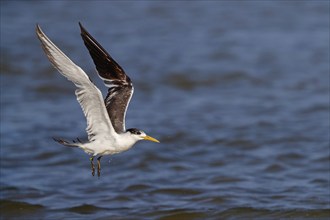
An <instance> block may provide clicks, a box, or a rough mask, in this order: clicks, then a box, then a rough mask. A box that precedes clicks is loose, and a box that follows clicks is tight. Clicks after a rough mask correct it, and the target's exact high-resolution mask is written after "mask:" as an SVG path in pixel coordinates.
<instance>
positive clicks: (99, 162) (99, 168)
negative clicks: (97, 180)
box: [97, 156, 102, 177]
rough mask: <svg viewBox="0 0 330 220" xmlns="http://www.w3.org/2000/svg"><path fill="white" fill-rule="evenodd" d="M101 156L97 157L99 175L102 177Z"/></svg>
mask: <svg viewBox="0 0 330 220" xmlns="http://www.w3.org/2000/svg"><path fill="white" fill-rule="evenodd" d="M101 157H102V156H100V157H98V158H97V176H98V177H100V176H101V161H100V160H101Z"/></svg>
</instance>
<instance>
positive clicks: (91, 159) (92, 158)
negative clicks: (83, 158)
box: [89, 157, 95, 176]
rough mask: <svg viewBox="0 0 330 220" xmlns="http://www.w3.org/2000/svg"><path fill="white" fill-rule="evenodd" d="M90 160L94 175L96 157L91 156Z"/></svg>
mask: <svg viewBox="0 0 330 220" xmlns="http://www.w3.org/2000/svg"><path fill="white" fill-rule="evenodd" d="M89 160H90V161H91V168H92V175H93V176H94V175H95V167H94V163H93V160H94V157H91V158H89Z"/></svg>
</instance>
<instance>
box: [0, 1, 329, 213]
mask: <svg viewBox="0 0 330 220" xmlns="http://www.w3.org/2000/svg"><path fill="white" fill-rule="evenodd" d="M78 21H81V22H82V23H83V24H84V26H85V27H86V28H87V30H89V31H90V33H91V34H92V35H94V36H95V38H96V39H97V40H98V41H99V42H100V43H101V44H102V45H103V46H104V47H105V48H106V49H107V50H108V51H109V52H110V53H111V54H112V56H113V57H114V58H115V59H116V60H117V61H118V62H119V63H120V64H121V66H122V67H123V68H124V69H125V71H126V72H127V73H128V75H129V76H130V77H131V79H132V80H133V82H134V85H135V94H134V98H133V99H132V102H131V105H130V108H129V110H128V114H127V120H126V121H127V127H138V128H141V129H143V130H145V131H146V132H147V133H148V134H150V135H152V136H154V137H156V138H158V139H160V140H161V144H154V143H147V142H140V143H138V144H137V145H136V146H135V148H133V149H131V150H130V151H128V152H126V153H123V154H120V155H116V156H113V157H112V158H111V162H109V160H110V158H109V157H108V158H103V160H102V165H103V170H102V172H103V173H102V174H103V175H102V176H101V178H100V179H98V178H95V177H92V176H91V173H90V164H89V160H88V155H86V154H84V152H82V151H80V150H78V149H70V148H64V147H62V146H60V145H58V144H57V143H55V142H54V141H53V140H52V139H51V137H52V136H60V137H64V138H69V139H72V138H76V137H84V136H85V127H86V122H85V118H84V117H83V114H82V112H81V110H80V107H79V105H78V103H77V102H76V99H75V96H74V87H73V85H72V84H71V83H70V82H67V81H66V79H65V78H64V77H62V76H61V75H60V74H58V73H57V72H56V70H54V69H53V68H52V66H51V65H50V63H49V62H48V60H47V59H46V57H45V55H44V54H43V51H42V49H41V47H40V44H39V42H38V40H37V38H36V36H35V33H34V31H35V25H36V23H39V24H40V25H41V27H42V28H43V30H44V31H45V33H46V34H47V35H48V36H49V37H50V38H51V39H52V40H53V41H54V42H55V43H56V44H57V45H58V46H59V47H60V48H61V49H63V51H64V52H65V53H66V54H67V55H68V56H69V57H70V58H72V60H73V61H74V62H76V63H77V64H78V65H80V66H81V67H82V68H83V69H84V70H85V71H86V72H87V73H89V75H90V76H91V78H92V79H93V81H94V82H96V84H97V85H98V86H99V87H100V88H101V90H103V91H104V92H105V91H106V88H105V87H103V84H102V82H101V81H100V80H99V79H98V77H97V75H96V74H95V71H94V65H93V63H92V61H91V58H90V57H89V54H88V52H87V50H86V48H85V47H84V45H83V43H82V40H81V39H80V36H79V27H78ZM0 76H1V216H2V217H3V219H72V218H75V219H132V218H137V219H236V218H240V217H241V218H252V219H256V218H259V219H264V218H274V219H277V218H289V217H294V218H308V217H311V218H319V219H322V218H324V219H327V218H329V216H330V210H329V209H330V204H329V195H330V192H329V190H330V187H329V183H330V180H329V169H330V168H329V166H330V159H329V2H328V1H244V2H243V1H235V2H230V1H181V2H177V1H166V2H165V1H121V2H119V1H93V2H92V1H91V2H85V1H67V2H66V1H1V75H0Z"/></svg>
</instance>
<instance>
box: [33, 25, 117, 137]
mask: <svg viewBox="0 0 330 220" xmlns="http://www.w3.org/2000/svg"><path fill="white" fill-rule="evenodd" d="M36 32H37V36H38V38H39V40H40V41H41V44H42V48H43V50H44V51H45V53H46V55H47V57H48V59H49V61H50V62H51V63H52V64H53V65H54V67H55V68H56V69H57V70H58V71H59V72H60V73H61V74H62V75H63V76H65V77H66V78H67V79H68V80H70V81H71V82H73V83H74V84H75V85H76V87H77V89H76V91H75V93H76V96H77V100H78V102H79V104H80V106H81V108H82V110H83V112H84V114H85V117H86V119H87V128H86V131H87V134H88V139H89V140H90V141H92V140H93V139H94V138H93V137H94V136H100V135H101V136H103V135H107V136H111V135H115V131H114V129H113V127H112V125H111V121H110V119H109V116H108V114H107V111H106V108H105V105H104V102H103V97H102V93H101V92H100V90H99V89H98V88H97V87H96V86H95V85H94V84H93V83H92V82H91V81H90V79H89V77H88V76H87V75H86V73H85V72H84V71H83V70H82V69H81V68H80V67H79V66H77V65H76V64H74V63H73V62H72V61H71V60H70V59H69V58H68V57H67V56H66V55H65V54H64V53H63V52H62V51H61V50H60V49H59V48H58V47H57V46H56V45H55V44H54V43H53V42H52V41H51V40H50V39H49V38H48V37H47V36H46V35H45V34H44V33H43V32H42V30H41V28H40V26H39V25H37V28H36Z"/></svg>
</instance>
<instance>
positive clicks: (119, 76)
mask: <svg viewBox="0 0 330 220" xmlns="http://www.w3.org/2000/svg"><path fill="white" fill-rule="evenodd" d="M79 26H80V29H81V37H82V39H83V41H84V43H85V45H86V47H87V49H88V51H89V54H90V55H91V57H92V59H93V61H94V64H95V66H96V69H97V72H98V74H99V76H100V78H101V79H102V80H103V82H104V84H105V85H106V86H107V87H109V90H108V95H107V97H106V98H105V100H104V101H105V105H106V108H107V111H108V114H109V117H110V120H111V123H112V126H113V127H114V129H115V130H116V132H117V133H121V132H125V131H126V129H125V116H126V111H127V107H128V105H129V102H130V100H131V98H132V95H133V90H134V89H133V85H132V82H131V80H130V78H129V77H128V76H127V75H126V74H125V72H124V70H123V69H122V68H121V67H120V66H119V65H118V63H117V62H116V61H115V60H114V59H113V58H112V57H111V56H110V55H109V54H108V53H107V51H106V50H105V49H103V47H102V46H101V45H100V44H99V43H98V42H97V41H96V40H95V39H94V38H93V37H92V36H91V35H90V34H89V33H88V32H87V31H86V29H85V28H84V27H83V26H82V25H81V23H79Z"/></svg>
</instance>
